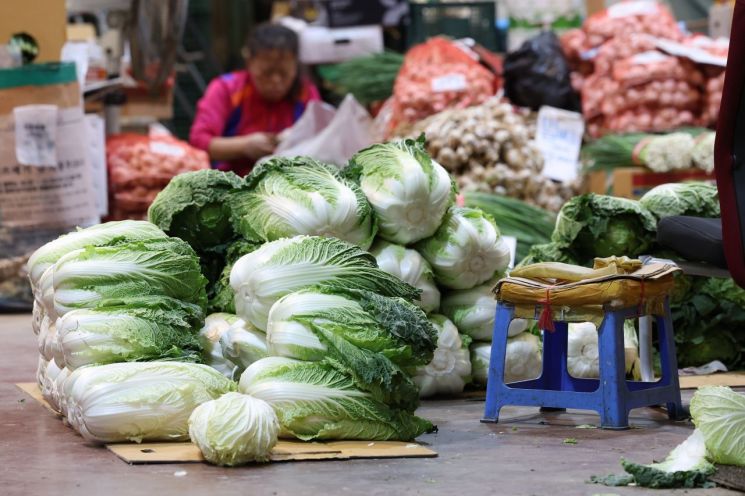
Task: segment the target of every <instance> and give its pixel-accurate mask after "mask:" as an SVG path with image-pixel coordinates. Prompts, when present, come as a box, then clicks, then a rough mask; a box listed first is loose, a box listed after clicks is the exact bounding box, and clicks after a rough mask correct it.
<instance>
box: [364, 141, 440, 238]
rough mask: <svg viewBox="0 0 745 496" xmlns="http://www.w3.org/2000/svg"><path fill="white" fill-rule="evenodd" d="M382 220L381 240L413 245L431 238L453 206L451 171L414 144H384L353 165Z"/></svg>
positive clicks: (378, 216) (380, 225) (375, 147)
mask: <svg viewBox="0 0 745 496" xmlns="http://www.w3.org/2000/svg"><path fill="white" fill-rule="evenodd" d="M349 170H350V171H351V175H353V176H356V178H357V179H358V180H359V183H360V187H361V188H362V191H364V193H365V195H366V196H367V199H368V200H369V202H370V204H371V205H372V206H373V208H374V209H375V213H376V215H377V218H378V227H379V230H380V231H379V234H380V237H381V238H383V239H385V240H387V241H390V242H392V243H397V244H400V245H408V244H410V243H414V242H416V241H419V240H420V239H424V238H427V237H429V236H431V235H432V234H433V233H434V232H435V230H436V229H437V226H439V225H440V223H441V222H442V217H443V215H445V212H446V211H447V209H448V207H449V206H450V205H452V203H453V187H452V183H451V179H450V176H449V175H448V173H447V171H446V170H445V169H444V168H443V167H442V166H441V165H440V164H438V163H437V162H435V161H434V160H432V159H431V158H430V157H429V156H428V155H427V153H426V152H425V151H424V146H423V143H421V142H417V141H414V140H405V141H399V142H391V143H382V144H377V145H373V146H371V147H369V148H366V149H364V150H362V151H360V152H358V153H357V154H356V155H355V156H354V157H352V159H351V161H350V166H349Z"/></svg>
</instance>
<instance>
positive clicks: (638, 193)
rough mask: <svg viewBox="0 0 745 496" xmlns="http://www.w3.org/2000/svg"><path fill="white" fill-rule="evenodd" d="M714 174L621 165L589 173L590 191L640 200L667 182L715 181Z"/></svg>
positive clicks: (692, 170)
mask: <svg viewBox="0 0 745 496" xmlns="http://www.w3.org/2000/svg"><path fill="white" fill-rule="evenodd" d="M713 180H714V176H713V175H712V174H708V173H706V172H704V171H702V170H700V169H687V170H680V171H673V172H652V171H650V170H648V169H645V168H643V167H619V168H618V169H614V170H613V171H608V172H605V171H596V172H591V173H589V174H588V175H587V187H588V191H589V192H590V193H597V194H600V195H613V196H619V197H621V198H631V199H634V200H638V199H639V198H641V197H642V196H644V193H646V192H647V191H649V190H650V189H652V188H654V187H655V186H659V185H660V184H666V183H682V182H686V181H713Z"/></svg>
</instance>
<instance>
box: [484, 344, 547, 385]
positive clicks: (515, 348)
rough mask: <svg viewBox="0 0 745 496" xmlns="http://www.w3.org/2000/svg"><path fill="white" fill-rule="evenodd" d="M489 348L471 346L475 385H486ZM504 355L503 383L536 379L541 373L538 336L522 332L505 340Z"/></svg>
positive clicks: (541, 359)
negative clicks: (505, 355)
mask: <svg viewBox="0 0 745 496" xmlns="http://www.w3.org/2000/svg"><path fill="white" fill-rule="evenodd" d="M491 346H492V345H491V343H474V344H473V345H471V363H472V364H473V380H474V382H476V383H477V384H482V385H484V384H486V381H487V378H488V377H489V359H490V357H491ZM506 354H507V358H506V361H505V367H504V382H505V383H507V384H509V383H511V382H519V381H528V380H531V379H536V378H537V377H540V375H541V373H542V372H543V352H542V349H541V340H540V338H538V336H535V335H533V334H531V333H529V332H523V333H520V334H518V335H517V336H514V337H511V338H509V339H507V351H506Z"/></svg>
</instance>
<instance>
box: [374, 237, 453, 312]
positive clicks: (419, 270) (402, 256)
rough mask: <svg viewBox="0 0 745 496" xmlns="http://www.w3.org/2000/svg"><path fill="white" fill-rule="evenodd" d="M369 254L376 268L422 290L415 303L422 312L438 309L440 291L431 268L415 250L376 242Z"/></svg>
mask: <svg viewBox="0 0 745 496" xmlns="http://www.w3.org/2000/svg"><path fill="white" fill-rule="evenodd" d="M370 253H372V254H373V255H375V259H376V260H377V261H378V267H380V268H381V269H383V270H384V271H386V272H388V273H389V274H392V275H394V276H396V277H398V278H399V279H401V280H402V281H404V282H408V283H409V284H411V285H412V286H414V287H415V288H418V289H421V290H422V297H421V300H420V301H417V302H415V303H416V304H417V305H419V306H420V307H421V308H422V310H424V311H425V312H426V313H432V312H435V311H437V309H438V308H440V291H439V290H438V289H437V286H436V285H435V276H434V274H433V273H432V267H430V265H429V263H428V262H427V261H426V260H425V259H424V257H422V256H421V255H420V254H419V253H418V252H417V251H416V250H412V249H410V248H405V247H403V246H401V245H394V244H392V243H388V242H386V241H377V242H376V243H375V245H374V246H373V247H372V249H371V250H370Z"/></svg>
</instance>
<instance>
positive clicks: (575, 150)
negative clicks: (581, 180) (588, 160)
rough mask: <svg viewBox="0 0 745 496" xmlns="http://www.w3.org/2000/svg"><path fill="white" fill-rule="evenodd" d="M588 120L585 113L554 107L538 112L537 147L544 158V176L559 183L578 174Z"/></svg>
mask: <svg viewBox="0 0 745 496" xmlns="http://www.w3.org/2000/svg"><path fill="white" fill-rule="evenodd" d="M584 132H585V121H584V119H583V118H582V114H578V113H577V112H569V111H568V110H562V109H557V108H554V107H541V109H540V111H539V112H538V125H537V131H536V144H537V145H538V148H539V149H540V150H541V154H542V155H543V161H544V166H543V175H544V176H546V177H548V178H551V179H555V180H557V181H565V182H569V181H573V180H574V179H576V178H577V175H578V173H579V150H580V147H581V146H582V135H583V134H584Z"/></svg>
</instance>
